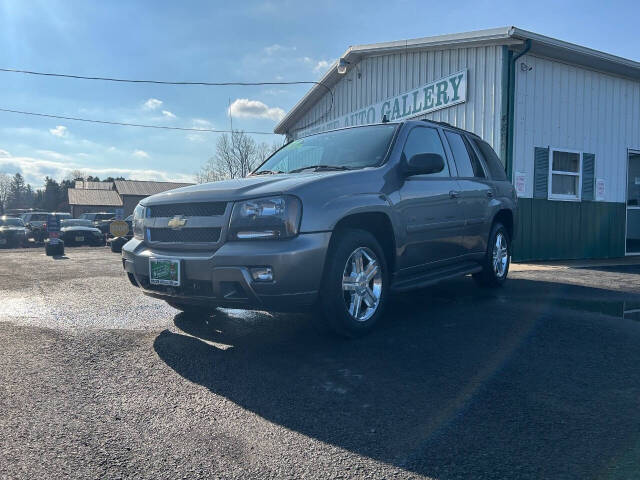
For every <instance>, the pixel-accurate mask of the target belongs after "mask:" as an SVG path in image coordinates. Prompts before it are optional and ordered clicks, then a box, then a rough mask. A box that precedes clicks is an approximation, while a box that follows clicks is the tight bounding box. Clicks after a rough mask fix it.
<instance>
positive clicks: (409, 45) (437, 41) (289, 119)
mask: <svg viewBox="0 0 640 480" xmlns="http://www.w3.org/2000/svg"><path fill="white" fill-rule="evenodd" d="M513 30H514V27H501V28H492V29H488V30H478V31H475V32H464V33H455V34H448V35H439V36H435V37H422V38H416V39H413V40H396V41H392V42H381V43H371V44H364V45H355V46H351V47H349V48H347V49H346V50H345V52H344V53H343V54H342V55H341V57H340V58H343V59H345V60H346V61H348V62H350V63H356V62H357V61H359V60H360V59H361V58H362V57H364V56H368V55H373V54H377V55H383V54H386V53H392V52H396V51H411V50H417V49H420V50H428V49H438V48H441V47H442V46H445V45H447V46H452V47H454V48H462V47H468V46H471V45H478V44H496V43H498V44H520V43H522V40H519V39H512V38H511V33H512V31H513ZM337 65H338V62H337V61H336V62H334V63H333V64H332V65H331V67H330V68H329V70H327V72H326V73H325V74H324V76H323V77H322V78H321V79H320V80H319V81H318V83H321V84H323V85H325V86H326V87H329V88H331V87H332V86H333V85H335V84H336V83H337V82H338V80H340V79H341V78H342V75H340V74H338V72H337V69H336V67H337ZM326 91H327V90H326V88H324V87H323V86H322V85H314V86H313V87H312V88H310V89H309V91H307V93H306V94H305V95H304V96H303V97H302V98H301V99H300V101H298V103H296V104H295V105H294V107H293V108H292V109H291V110H289V112H288V113H287V114H286V115H285V116H284V118H283V119H282V120H280V122H279V123H278V124H277V125H276V126H275V128H274V129H273V131H274V133H278V134H285V133H286V132H287V129H288V128H289V126H290V125H291V124H292V123H293V122H295V121H296V120H297V119H298V118H299V117H300V116H302V115H304V112H301V110H304V109H303V107H304V106H305V105H306V104H308V103H310V102H312V101H314V100H316V99H319V98H322V96H323V95H324V94H325V93H326Z"/></svg>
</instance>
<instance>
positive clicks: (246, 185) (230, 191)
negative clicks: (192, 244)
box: [141, 171, 353, 206]
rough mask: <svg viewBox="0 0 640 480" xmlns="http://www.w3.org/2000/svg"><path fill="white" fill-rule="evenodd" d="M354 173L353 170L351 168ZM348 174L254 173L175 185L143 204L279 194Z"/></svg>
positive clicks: (146, 199) (332, 172) (342, 172)
mask: <svg viewBox="0 0 640 480" xmlns="http://www.w3.org/2000/svg"><path fill="white" fill-rule="evenodd" d="M352 172H353V171H352ZM344 173H348V172H345V171H329V172H326V171H323V172H311V173H290V174H287V173H285V174H273V175H257V176H254V177H247V178H238V179H235V180H222V181H219V182H211V183H203V184H201V185H192V186H190V187H182V188H177V189H175V190H169V191H167V192H162V193H158V194H156V195H152V196H151V197H148V198H145V199H144V200H143V201H142V202H141V203H142V204H143V205H146V206H148V205H155V204H162V203H173V202H186V201H188V202H208V201H218V200H224V201H235V200H244V199H248V198H255V197H262V196H266V195H278V194H282V193H287V192H288V191H290V190H292V189H294V188H296V187H299V186H301V185H304V184H307V183H312V182H315V181H318V180H320V179H321V178H326V177H327V176H332V175H341V174H344Z"/></svg>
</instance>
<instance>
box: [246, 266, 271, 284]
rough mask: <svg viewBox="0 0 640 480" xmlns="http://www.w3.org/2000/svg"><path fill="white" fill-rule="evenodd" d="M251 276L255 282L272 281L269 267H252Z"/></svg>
mask: <svg viewBox="0 0 640 480" xmlns="http://www.w3.org/2000/svg"><path fill="white" fill-rule="evenodd" d="M251 276H252V277H253V279H254V280H255V281H256V282H272V281H273V271H272V270H271V267H254V268H252V269H251Z"/></svg>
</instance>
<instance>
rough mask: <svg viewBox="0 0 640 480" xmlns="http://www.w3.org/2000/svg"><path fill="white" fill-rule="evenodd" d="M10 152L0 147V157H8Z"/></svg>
mask: <svg viewBox="0 0 640 480" xmlns="http://www.w3.org/2000/svg"><path fill="white" fill-rule="evenodd" d="M10 156H11V154H10V153H9V152H7V151H6V150H3V149H1V148H0V158H9V157H10Z"/></svg>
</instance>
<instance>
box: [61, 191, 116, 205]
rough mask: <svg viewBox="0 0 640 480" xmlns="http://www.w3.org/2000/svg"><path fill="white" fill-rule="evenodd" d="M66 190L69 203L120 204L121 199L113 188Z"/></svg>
mask: <svg viewBox="0 0 640 480" xmlns="http://www.w3.org/2000/svg"><path fill="white" fill-rule="evenodd" d="M67 191H68V192H69V205H95V206H105V207H106V206H109V207H121V206H122V199H121V198H120V195H118V192H116V191H115V190H88V189H85V188H70V189H69V190H67Z"/></svg>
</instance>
